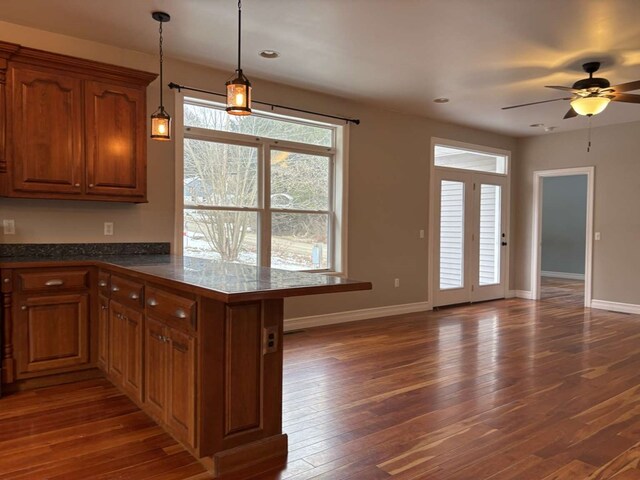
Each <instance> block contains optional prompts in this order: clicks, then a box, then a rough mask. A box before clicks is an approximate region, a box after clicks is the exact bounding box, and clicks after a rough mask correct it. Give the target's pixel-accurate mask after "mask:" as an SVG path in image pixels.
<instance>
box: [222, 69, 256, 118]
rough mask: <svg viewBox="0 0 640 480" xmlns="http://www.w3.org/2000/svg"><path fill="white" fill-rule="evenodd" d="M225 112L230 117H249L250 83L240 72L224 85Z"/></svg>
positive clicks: (237, 71)
mask: <svg viewBox="0 0 640 480" xmlns="http://www.w3.org/2000/svg"><path fill="white" fill-rule="evenodd" d="M226 86H227V108H226V110H227V112H228V113H229V114H230V115H251V82H249V79H248V78H247V77H245V75H244V73H242V70H236V76H235V77H234V78H232V79H231V80H229V81H228V82H227V83H226Z"/></svg>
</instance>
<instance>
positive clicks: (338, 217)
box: [179, 97, 346, 272]
mask: <svg viewBox="0 0 640 480" xmlns="http://www.w3.org/2000/svg"><path fill="white" fill-rule="evenodd" d="M182 106H183V123H184V125H183V129H184V138H183V141H182V150H183V155H182V158H183V165H182V185H180V186H181V187H182V208H181V209H180V212H179V213H180V214H181V215H179V216H181V217H182V218H181V222H180V223H182V230H183V236H182V250H183V253H184V254H185V255H189V256H195V257H204V258H214V259H220V260H224V261H227V262H233V263H241V264H247V265H257V266H268V267H274V268H282V269H287V270H305V271H335V272H344V270H345V269H344V263H345V260H344V258H343V253H344V251H345V248H344V240H343V237H344V233H345V225H344V218H343V213H342V211H343V208H344V202H343V197H344V185H345V182H344V173H345V171H346V161H345V158H344V155H343V154H344V151H343V150H344V149H343V148H342V144H344V137H345V132H344V130H345V128H344V127H343V126H339V125H332V124H326V123H319V122H313V121H309V120H303V119H299V118H290V117H285V116H282V115H275V114H267V113H261V112H258V113H256V114H253V115H251V116H246V117H234V116H231V115H228V114H227V113H226V112H225V111H224V106H223V105H220V104H217V103H214V102H210V101H206V100H202V99H198V98H193V97H185V98H184V99H183V101H182Z"/></svg>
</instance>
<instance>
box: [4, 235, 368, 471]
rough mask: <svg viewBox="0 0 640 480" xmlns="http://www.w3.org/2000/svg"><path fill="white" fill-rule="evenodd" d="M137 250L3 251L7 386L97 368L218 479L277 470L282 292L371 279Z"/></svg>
mask: <svg viewBox="0 0 640 480" xmlns="http://www.w3.org/2000/svg"><path fill="white" fill-rule="evenodd" d="M135 245H136V244H133V246H132V244H124V245H122V246H120V247H117V248H114V247H113V245H112V246H110V247H109V246H108V245H105V246H102V247H100V246H94V247H93V248H90V247H88V246H84V247H83V246H77V245H76V246H73V245H69V246H64V245H53V246H49V248H46V247H42V246H40V247H38V246H25V248H22V249H18V250H19V251H10V250H11V249H10V248H9V247H10V246H5V247H7V248H5V250H4V252H2V255H3V256H0V275H1V279H2V283H1V286H2V313H3V316H2V318H3V329H2V331H3V339H4V340H3V345H2V382H3V392H4V393H7V392H11V391H15V390H22V389H29V388H35V387H38V386H43V385H54V384H57V383H66V382H72V381H76V380H80V379H84V378H90V377H92V376H98V375H106V376H107V378H109V379H110V381H111V382H112V383H114V384H115V385H116V386H118V387H119V388H120V389H121V390H122V391H123V392H124V393H126V394H127V395H128V396H129V398H131V399H132V400H133V401H134V402H135V403H136V404H138V405H139V406H140V408H142V409H143V410H144V411H145V412H147V413H148V414H149V415H150V416H151V417H152V418H154V420H156V421H157V422H158V423H159V424H160V425H161V426H163V427H164V428H165V430H166V431H167V432H169V433H170V434H171V435H173V436H174V437H175V438H176V439H177V440H179V441H180V442H181V443H182V444H183V445H184V446H185V447H186V448H187V449H188V450H189V451H190V452H191V453H192V454H193V455H194V456H195V457H196V458H199V459H201V460H202V461H203V463H205V465H207V467H208V468H209V469H210V470H211V471H212V472H213V474H214V475H215V476H223V475H225V474H227V473H235V472H239V471H251V472H256V471H261V470H264V469H266V468H273V467H275V466H278V465H284V464H285V462H286V454H287V436H286V434H285V433H283V432H282V362H283V356H282V332H283V299H284V298H286V297H291V296H300V295H312V294H321V293H335V292H346V291H354V290H366V289H371V284H370V283H368V282H358V281H352V280H348V279H343V278H340V277H338V276H329V275H319V274H311V273H302V272H290V271H284V270H276V269H269V268H261V267H254V266H247V265H239V264H231V263H224V262H220V261H216V260H205V259H199V258H191V257H180V256H172V255H168V254H167V253H168V245H167V246H165V244H151V246H148V245H147V246H146V247H144V248H141V249H140V248H138V247H136V246H135ZM29 247H32V248H29ZM105 252H106V253H108V254H105ZM132 252H136V253H135V254H132Z"/></svg>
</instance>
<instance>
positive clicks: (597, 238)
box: [596, 232, 601, 240]
mask: <svg viewBox="0 0 640 480" xmlns="http://www.w3.org/2000/svg"><path fill="white" fill-rule="evenodd" d="M600 238H601V237H600V232H596V240H600Z"/></svg>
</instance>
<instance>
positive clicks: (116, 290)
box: [111, 285, 120, 292]
mask: <svg viewBox="0 0 640 480" xmlns="http://www.w3.org/2000/svg"><path fill="white" fill-rule="evenodd" d="M111 291H112V292H119V291H120V287H119V286H117V285H114V286H113V287H111Z"/></svg>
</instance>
